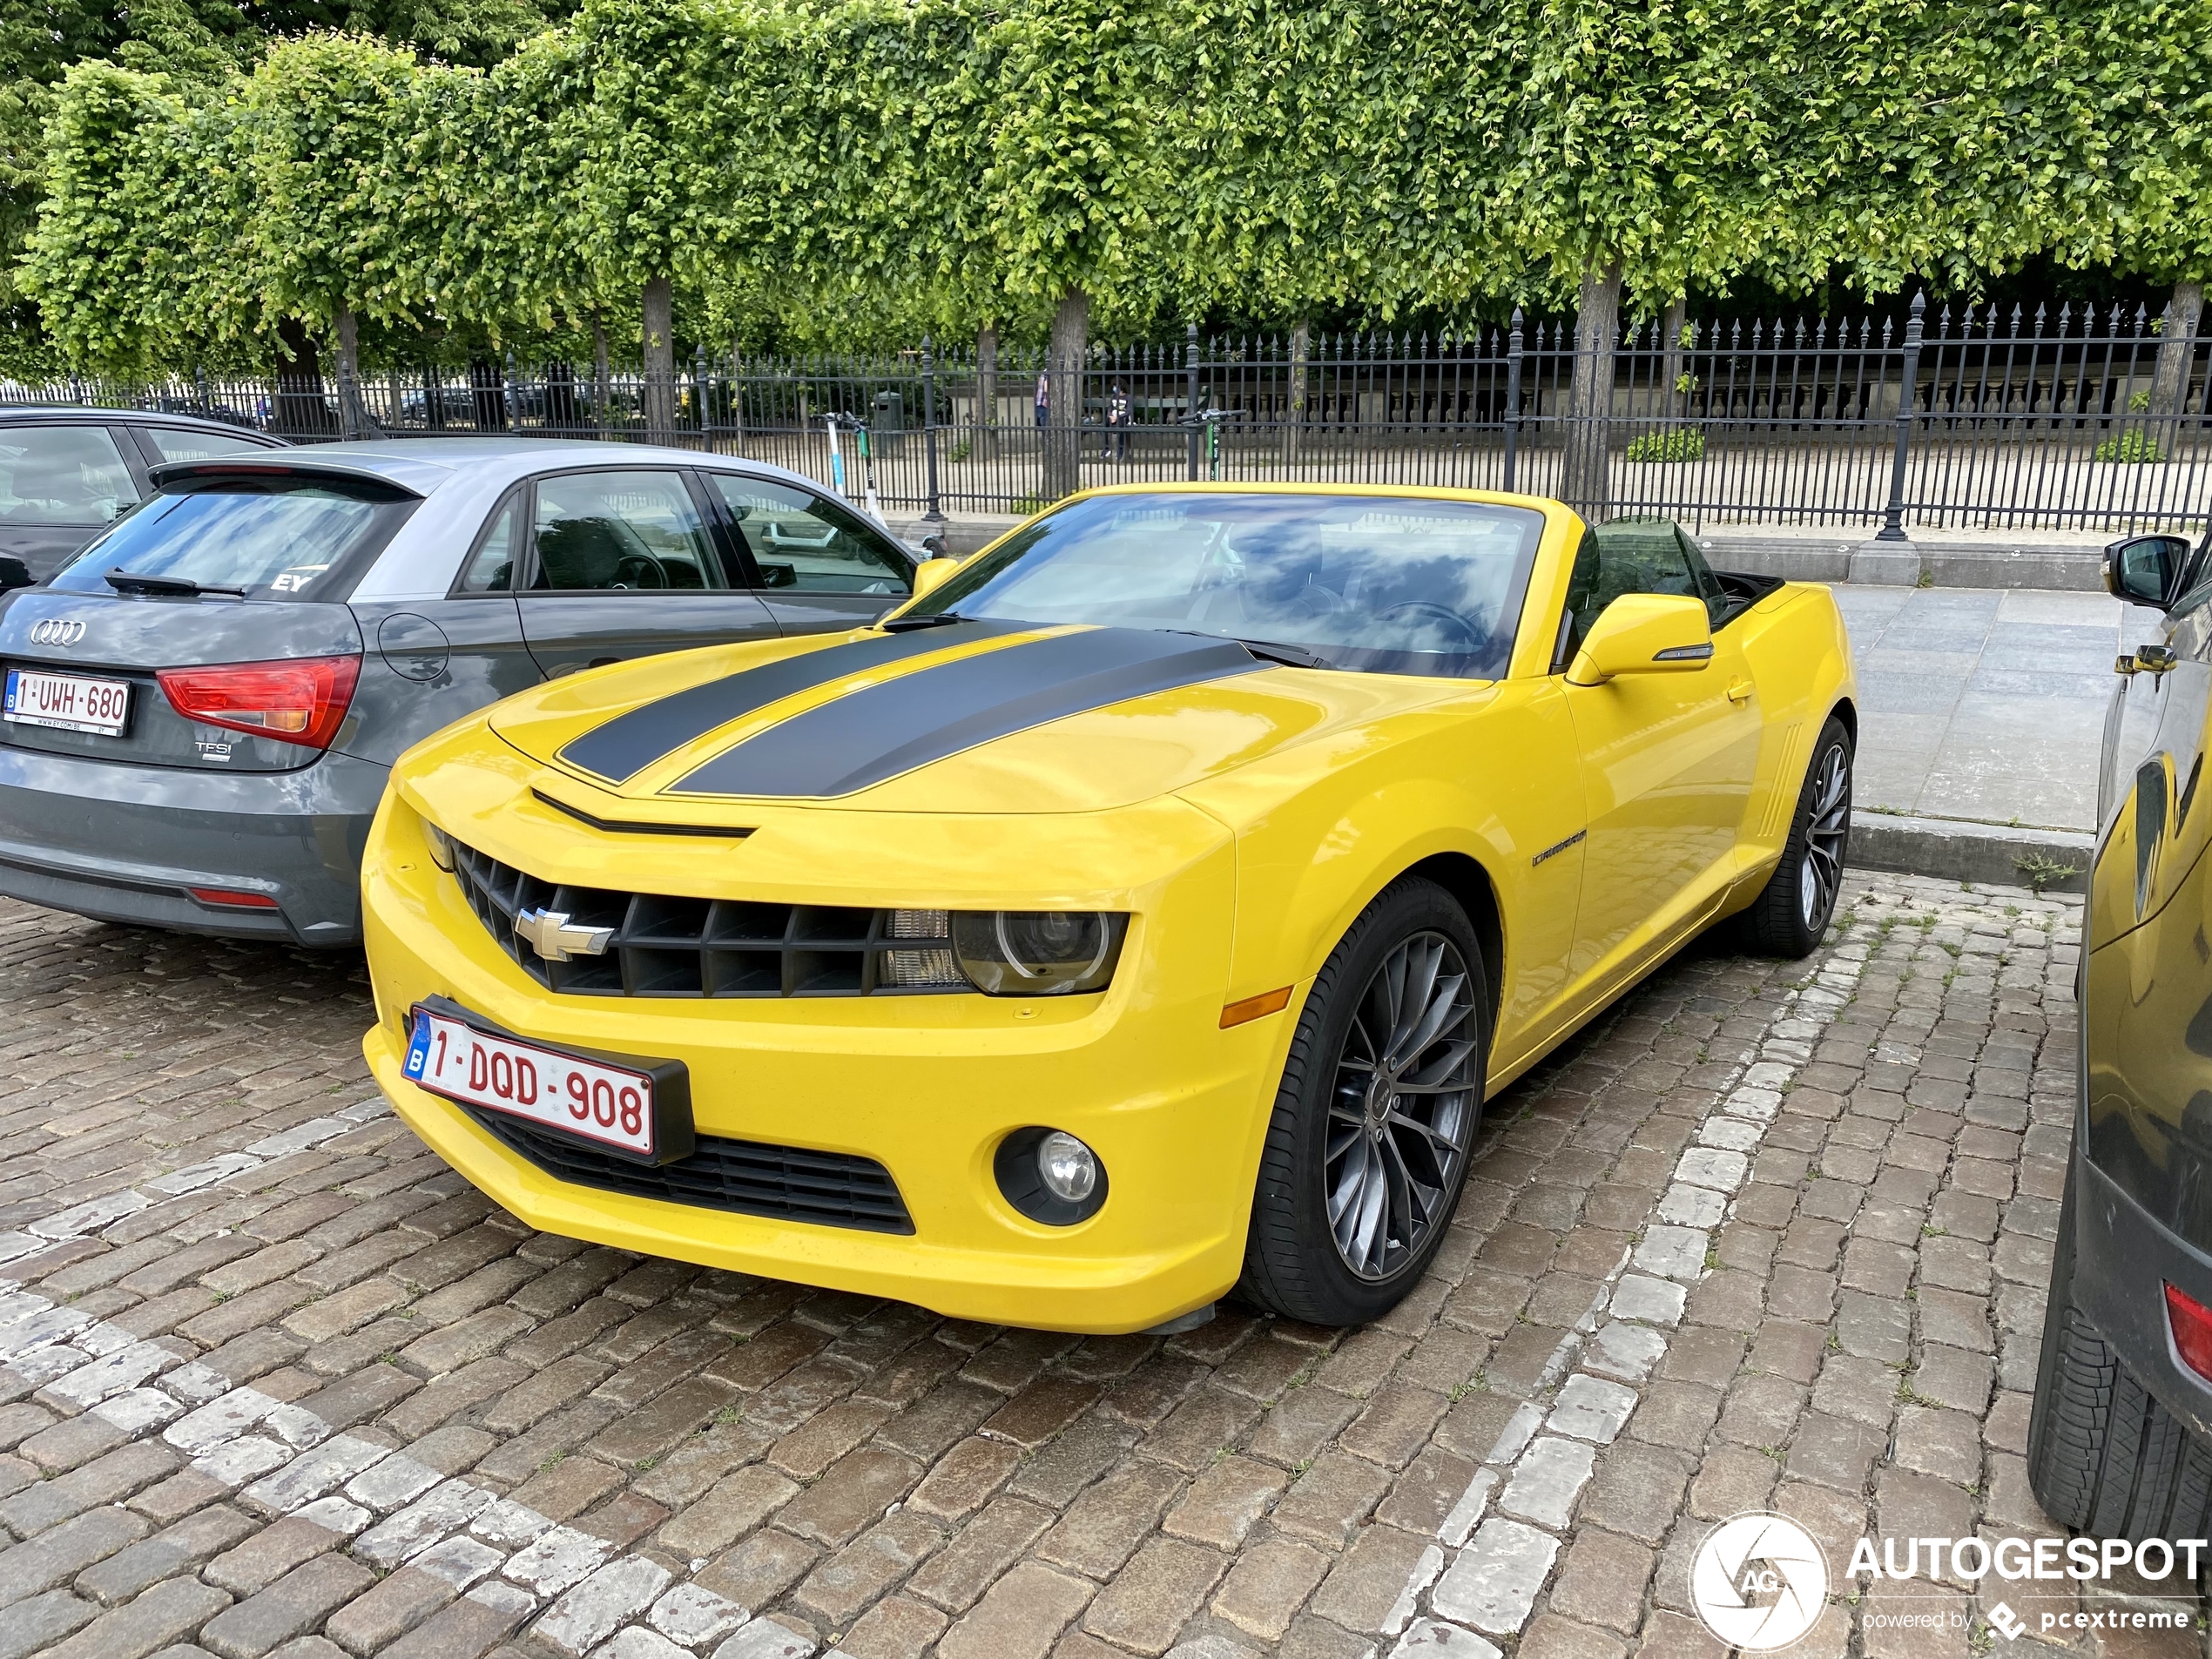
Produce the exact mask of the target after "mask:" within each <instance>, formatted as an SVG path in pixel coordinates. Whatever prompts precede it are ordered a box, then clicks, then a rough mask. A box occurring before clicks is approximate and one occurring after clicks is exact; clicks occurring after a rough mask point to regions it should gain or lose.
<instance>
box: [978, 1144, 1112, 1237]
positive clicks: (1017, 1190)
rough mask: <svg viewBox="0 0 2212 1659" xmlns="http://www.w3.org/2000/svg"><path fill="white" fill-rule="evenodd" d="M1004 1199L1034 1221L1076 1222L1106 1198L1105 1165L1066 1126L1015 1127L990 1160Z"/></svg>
mask: <svg viewBox="0 0 2212 1659" xmlns="http://www.w3.org/2000/svg"><path fill="white" fill-rule="evenodd" d="M991 1172H992V1173H993V1174H994V1175H995V1176H996V1177H998V1183H999V1190H1000V1191H1001V1192H1002V1193H1004V1194H1005V1195H1006V1201H1007V1202H1008V1204H1012V1205H1013V1206H1014V1207H1015V1209H1016V1210H1018V1211H1021V1212H1022V1214H1023V1215H1025V1216H1027V1217H1028V1218H1029V1219H1030V1220H1031V1221H1042V1222H1043V1223H1044V1224H1046V1225H1047V1226H1049V1227H1072V1226H1074V1225H1075V1224H1076V1223H1077V1222H1079V1221H1088V1220H1089V1219H1090V1218H1091V1217H1093V1216H1095V1215H1096V1214H1097V1213H1098V1211H1099V1209H1100V1207H1101V1206H1103V1204H1105V1202H1106V1166H1105V1164H1104V1163H1102V1162H1100V1160H1099V1157H1098V1154H1097V1153H1096V1152H1094V1151H1092V1150H1090V1148H1089V1147H1087V1146H1085V1145H1084V1144H1083V1143H1082V1142H1081V1141H1079V1140H1077V1139H1076V1137H1075V1136H1072V1135H1070V1134H1069V1133H1068V1132H1067V1131H1066V1130H1057V1129H1045V1128H1043V1127H1042V1126H1037V1127H1033V1128H1029V1129H1017V1130H1015V1131H1014V1133H1013V1134H1011V1135H1009V1136H1007V1137H1006V1138H1005V1139H1004V1140H1002V1141H1001V1142H1000V1143H999V1147H998V1152H997V1154H996V1156H995V1157H993V1158H992V1160H991Z"/></svg>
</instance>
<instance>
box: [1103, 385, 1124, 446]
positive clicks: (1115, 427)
mask: <svg viewBox="0 0 2212 1659" xmlns="http://www.w3.org/2000/svg"><path fill="white" fill-rule="evenodd" d="M1129 423H1130V398H1129V389H1128V388H1126V387H1124V386H1123V385H1122V383H1121V382H1120V381H1115V382H1114V389H1113V390H1112V391H1111V392H1109V393H1108V394H1107V395H1106V424H1107V426H1108V427H1109V428H1112V435H1113V444H1114V459H1115V460H1116V461H1127V460H1128V459H1129Z"/></svg>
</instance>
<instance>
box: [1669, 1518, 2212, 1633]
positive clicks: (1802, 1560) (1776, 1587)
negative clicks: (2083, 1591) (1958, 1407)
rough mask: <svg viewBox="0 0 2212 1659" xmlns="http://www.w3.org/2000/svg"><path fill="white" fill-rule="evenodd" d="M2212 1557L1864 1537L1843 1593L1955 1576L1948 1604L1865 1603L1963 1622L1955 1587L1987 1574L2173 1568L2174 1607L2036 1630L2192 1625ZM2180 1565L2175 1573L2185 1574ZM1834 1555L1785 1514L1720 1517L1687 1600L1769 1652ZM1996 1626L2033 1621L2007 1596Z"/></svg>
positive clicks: (1820, 1586)
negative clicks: (2202, 1571) (1868, 1585)
mask: <svg viewBox="0 0 2212 1659" xmlns="http://www.w3.org/2000/svg"><path fill="white" fill-rule="evenodd" d="M2208 1559H2212V1545H2208V1544H2207V1542H2206V1541H2205V1540H2203V1539H2202V1538H2182V1539H2175V1540H2173V1541H2168V1540H2166V1539H2162V1538H2147V1539H2144V1540H2142V1541H2141V1542H2131V1541H2128V1540H2127V1539H2124V1538H2109V1539H2103V1540H2098V1539H2094V1538H2033V1539H2029V1538H1999V1539H1994V1540H1991V1539H1983V1538H1885V1539H1883V1540H1882V1541H1880V1543H1879V1545H1877V1543H1876V1541H1874V1540H1873V1539H1871V1538H1861V1539H1859V1540H1858V1542H1857V1543H1856V1544H1854V1545H1853V1546H1852V1548H1851V1565H1850V1566H1849V1567H1848V1568H1846V1569H1845V1571H1844V1589H1845V1591H1846V1593H1849V1592H1850V1591H1853V1590H1857V1589H1858V1588H1861V1587H1860V1585H1859V1584H1858V1583H1857V1582H1855V1581H1859V1580H1871V1581H1874V1582H1880V1581H1885V1580H1887V1581H1910V1580H1914V1579H1919V1578H1924V1577H1925V1579H1926V1580H1927V1581H1929V1585H1930V1588H1931V1589H1934V1588H1935V1587H1936V1586H1937V1585H1939V1584H1941V1585H1944V1586H1946V1594H1945V1595H1943V1596H1942V1598H1941V1603H1940V1604H1939V1606H1937V1607H1935V1608H1916V1607H1915V1606H1914V1605H1913V1604H1912V1599H1911V1598H1912V1592H1910V1591H1905V1592H1902V1593H1900V1594H1898V1595H1895V1596H1893V1597H1892V1599H1891V1600H1890V1601H1889V1602H1888V1603H1887V1605H1883V1606H1878V1607H1870V1608H1867V1609H1866V1610H1865V1613H1864V1614H1863V1615H1862V1616H1863V1618H1864V1620H1865V1623H1866V1624H1867V1625H1868V1626H1869V1627H1879V1628H1897V1629H1952V1628H1955V1629H1962V1630H1963V1629H1966V1627H1968V1626H1969V1625H1970V1624H1971V1623H1972V1622H1973V1621H1972V1619H1971V1618H1970V1617H1969V1615H1967V1614H1966V1611H1965V1610H1964V1609H1963V1608H1960V1607H1959V1605H1958V1604H1957V1597H1956V1595H1955V1592H1950V1591H1948V1588H1947V1587H1950V1586H1952V1585H1955V1584H1958V1583H1964V1584H1966V1585H1970V1586H1973V1587H1975V1588H1979V1586H1980V1585H1981V1582H1982V1581H1983V1580H1984V1579H1986V1578H1990V1577H1992V1576H1994V1577H1996V1578H1998V1579H2000V1580H2006V1581H2020V1580H2050V1579H2076V1580H2085V1579H2104V1578H2107V1577H2109V1576H2110V1575H2112V1574H2114V1572H2117V1571H2120V1570H2122V1569H2128V1570H2130V1571H2132V1572H2133V1573H2134V1574H2135V1575H2139V1576H2140V1577H2141V1578H2145V1579H2148V1580H2150V1581H2153V1582H2159V1581H2163V1580H2165V1579H2167V1578H2168V1577H2169V1576H2175V1577H2176V1582H2177V1589H2176V1592H2175V1604H2174V1606H2173V1607H2172V1608H2143V1607H2142V1606H2141V1604H2140V1603H2138V1604H2137V1605H2135V1606H2133V1607H2126V1606H2115V1607H2110V1608H2098V1609H2096V1610H2094V1611H2087V1612H2081V1611H2066V1612H2059V1611H2053V1612H2047V1613H2040V1614H2039V1615H2037V1619H2038V1623H2037V1626H2036V1627H2034V1628H2036V1629H2037V1632H2038V1634H2042V1633H2045V1632H2048V1631H2051V1630H2054V1629H2132V1630H2155V1629H2188V1628H2189V1627H2190V1626H2191V1625H2192V1624H2193V1623H2194V1592H2195V1582H2196V1579H2197V1576H2198V1572H2199V1567H2200V1563H2202V1562H2204V1561H2207V1560H2208ZM2177 1569H2178V1575H2177ZM1829 1583H1830V1578H1829V1569H1828V1557H1827V1554H1826V1553H1825V1552H1824V1551H1823V1550H1822V1548H1820V1545H1819V1543H1818V1542H1817V1541H1816V1540H1815V1539H1814V1538H1813V1536H1812V1534H1810V1533H1808V1532H1807V1531H1806V1530H1805V1529H1804V1527H1802V1526H1800V1525H1798V1524H1797V1522H1796V1521H1792V1520H1791V1519H1790V1518H1789V1517H1788V1516H1787V1515H1777V1514H1766V1513H1764V1512H1755V1513H1752V1514H1741V1515H1736V1516H1733V1517H1731V1518H1730V1519H1729V1520H1727V1521H1723V1522H1722V1523H1721V1524H1720V1525H1719V1526H1717V1527H1714V1528H1713V1530H1712V1531H1711V1532H1710V1533H1709V1534H1706V1536H1705V1541H1704V1542H1703V1543H1702V1544H1700V1545H1699V1546H1698V1547H1697V1553H1696V1554H1695V1555H1694V1556H1692V1557H1691V1558H1690V1564H1689V1602H1690V1605H1691V1606H1692V1607H1693V1608H1696V1610H1697V1616H1698V1617H1699V1618H1700V1619H1701V1620H1703V1622H1704V1625H1705V1628H1706V1629H1708V1630H1710V1631H1711V1632H1712V1633H1713V1635H1715V1636H1716V1637H1718V1638H1719V1639H1720V1640H1721V1641H1722V1642H1724V1643H1726V1644H1727V1645H1728V1646H1730V1647H1731V1648H1737V1649H1742V1650H1743V1652H1746V1653H1772V1652H1775V1651H1776V1650H1777V1649H1782V1648H1786V1647H1789V1646H1790V1645H1791V1643H1793V1642H1799V1641H1802V1640H1803V1639H1804V1637H1805V1636H1806V1635H1809V1634H1810V1633H1811V1630H1812V1628H1813V1626H1814V1625H1816V1624H1817V1623H1818V1622H1820V1615H1821V1614H1822V1612H1823V1611H1824V1609H1825V1608H1826V1607H1827V1603H1828V1590H1829ZM1983 1622H1984V1623H1986V1625H1987V1627H1988V1628H1989V1630H1990V1631H1991V1632H1992V1633H1993V1635H2000V1636H2002V1637H2004V1638H2005V1640H2006V1641H2007V1642H2011V1641H2013V1640H2015V1639H2016V1638H2018V1637H2020V1636H2022V1635H2027V1633H2028V1632H2029V1630H2030V1629H2031V1626H2030V1624H2029V1622H2028V1621H2027V1620H2026V1619H2023V1618H2022V1617H2020V1615H2019V1614H2017V1613H2015V1612H2014V1611H2013V1609H2012V1608H2011V1607H2009V1606H2008V1605H2006V1603H2005V1602H1996V1603H1995V1604H1994V1605H1993V1606H1991V1607H1990V1608H1989V1610H1988V1611H1987V1612H1986V1614H1985V1615H1983Z"/></svg>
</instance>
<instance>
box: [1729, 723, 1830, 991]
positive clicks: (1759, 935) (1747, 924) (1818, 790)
mask: <svg viewBox="0 0 2212 1659" xmlns="http://www.w3.org/2000/svg"><path fill="white" fill-rule="evenodd" d="M1850 842H1851V733H1850V732H1849V731H1847V730H1846V729H1845V728H1844V723H1843V722H1842V721H1841V720H1838V719H1837V718H1835V717H1834V716H1833V715H1831V716H1830V717H1829V718H1828V723H1827V725H1824V726H1822V727H1821V728H1820V740H1819V741H1818V742H1817V743H1815V744H1814V745H1813V746H1812V759H1811V761H1810V762H1809V763H1808V764H1807V765H1806V767H1805V780H1804V787H1802V788H1801V789H1799V790H1798V792H1797V810H1796V811H1795V812H1794V813H1791V818H1790V835H1789V839H1788V840H1785V841H1784V843H1783V844H1782V858H1781V861H1780V862H1779V863H1777V865H1776V866H1775V867H1774V873H1773V874H1772V875H1771V876H1770V877H1768V878H1767V884H1766V886H1764V887H1762V888H1760V889H1759V896H1758V897H1757V898H1756V899H1754V900H1751V904H1750V908H1749V909H1747V910H1744V911H1743V912H1742V913H1741V914H1740V916H1739V917H1738V919H1737V926H1738V927H1739V928H1740V929H1741V932H1742V935H1743V942H1744V946H1745V948H1747V949H1749V950H1750V951H1751V952H1752V953H1753V954H1756V955H1760V956H1780V957H1784V958H1785V959H1787V960H1790V961H1796V960H1797V959H1798V958H1800V957H1804V956H1810V955H1811V954H1812V953H1813V952H1814V951H1815V950H1817V949H1818V948H1819V946H1820V941H1821V940H1822V938H1823V937H1824V935H1825V934H1827V932H1828V924H1829V922H1830V921H1831V920H1833V918H1834V916H1835V914H1836V900H1837V899H1838V895H1839V894H1841V893H1842V891H1843V884H1844V856H1845V854H1846V853H1847V852H1848V850H1849V846H1850Z"/></svg>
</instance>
